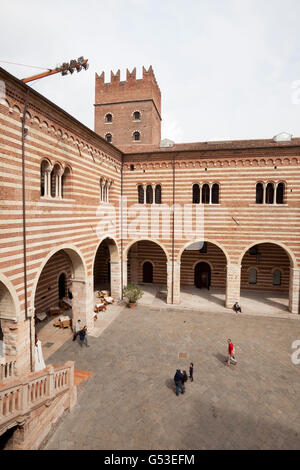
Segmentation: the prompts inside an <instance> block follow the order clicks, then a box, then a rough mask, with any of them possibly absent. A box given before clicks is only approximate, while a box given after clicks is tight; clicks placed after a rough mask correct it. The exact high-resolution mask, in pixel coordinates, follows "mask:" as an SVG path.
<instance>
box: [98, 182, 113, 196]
mask: <svg viewBox="0 0 300 470" xmlns="http://www.w3.org/2000/svg"><path fill="white" fill-rule="evenodd" d="M111 185H112V181H108V180H106V179H105V178H100V202H109V191H110V187H111Z"/></svg>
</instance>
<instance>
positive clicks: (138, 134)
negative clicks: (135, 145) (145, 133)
mask: <svg viewBox="0 0 300 470" xmlns="http://www.w3.org/2000/svg"><path fill="white" fill-rule="evenodd" d="M133 139H134V140H136V141H137V140H141V134H140V133H139V132H138V131H135V132H134V133H133Z"/></svg>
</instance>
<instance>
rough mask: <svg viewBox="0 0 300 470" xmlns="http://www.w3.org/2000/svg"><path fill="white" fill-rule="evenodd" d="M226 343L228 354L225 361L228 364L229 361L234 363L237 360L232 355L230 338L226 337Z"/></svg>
mask: <svg viewBox="0 0 300 470" xmlns="http://www.w3.org/2000/svg"><path fill="white" fill-rule="evenodd" d="M227 343H228V356H227V359H226V360H225V362H227V365H228V366H229V365H230V362H231V361H232V362H233V364H236V363H237V361H236V359H235V356H234V346H233V344H232V341H231V339H230V338H228V340H227Z"/></svg>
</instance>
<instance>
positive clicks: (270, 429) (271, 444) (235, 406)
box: [44, 305, 300, 450]
mask: <svg viewBox="0 0 300 470" xmlns="http://www.w3.org/2000/svg"><path fill="white" fill-rule="evenodd" d="M228 337H230V338H231V339H232V341H233V343H234V345H235V347H236V356H237V359H238V364H237V365H236V366H234V365H231V366H230V367H226V366H225V365H224V359H225V356H226V351H227V348H226V339H227V338H228ZM296 339H300V323H299V321H297V320H296V319H293V318H274V317H273V318H271V317H270V318H269V317H257V316H254V315H252V316H251V315H249V316H248V315H234V314H233V313H231V312H230V311H226V312H224V313H213V312H208V313H199V312H197V311H193V310H180V309H170V308H168V309H154V308H151V307H149V306H142V305H139V306H137V307H136V308H135V309H128V308H126V307H124V309H121V310H120V312H119V313H118V315H117V316H115V319H114V321H113V322H111V323H110V324H109V325H108V326H107V328H106V329H104V330H103V331H102V332H101V335H99V336H98V337H92V336H89V338H88V341H89V345H90V347H89V348H86V347H85V346H84V345H83V347H82V348H80V346H79V344H78V343H77V342H76V343H75V342H72V339H71V338H69V339H67V340H66V342H65V343H64V344H62V346H61V347H60V348H59V349H58V350H57V351H56V352H54V354H52V355H50V356H49V357H48V359H47V363H52V364H57V365H58V364H62V363H64V362H65V361H66V360H74V361H75V367H76V369H80V370H85V371H89V372H92V373H93V376H92V377H91V378H90V379H88V380H87V381H86V382H84V383H81V384H80V386H79V394H78V402H77V404H76V406H75V407H74V409H73V411H72V412H71V413H70V414H68V415H66V416H65V417H64V419H63V420H62V421H61V422H60V423H59V425H58V426H57V428H56V430H55V431H54V433H53V434H52V436H51V437H50V438H49V440H48V442H47V443H46V444H45V445H44V449H78V450H80V449H82V450H83V449H119V450H122V449H128V450H130V449H149V450H153V449H158V450H159V449H181V450H184V449H298V448H299V436H300V419H299V418H300V416H299V415H300V413H299V410H300V406H299V391H300V365H298V366H297V365H294V364H293V363H292V361H291V354H292V352H293V350H292V348H291V344H292V342H293V341H294V340H296ZM191 361H192V362H193V363H194V382H193V383H191V382H188V383H187V384H186V393H185V394H184V395H181V394H180V395H179V396H178V397H176V395H175V391H174V383H173V376H174V373H175V370H176V369H177V368H181V369H185V370H187V371H188V367H189V363H190V362H191Z"/></svg>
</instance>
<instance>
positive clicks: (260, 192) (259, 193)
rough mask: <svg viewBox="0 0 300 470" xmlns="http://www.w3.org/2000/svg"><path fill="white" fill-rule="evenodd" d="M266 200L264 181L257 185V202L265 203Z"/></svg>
mask: <svg viewBox="0 0 300 470" xmlns="http://www.w3.org/2000/svg"><path fill="white" fill-rule="evenodd" d="M263 202H264V186H263V184H262V183H257V185H256V204H263Z"/></svg>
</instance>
